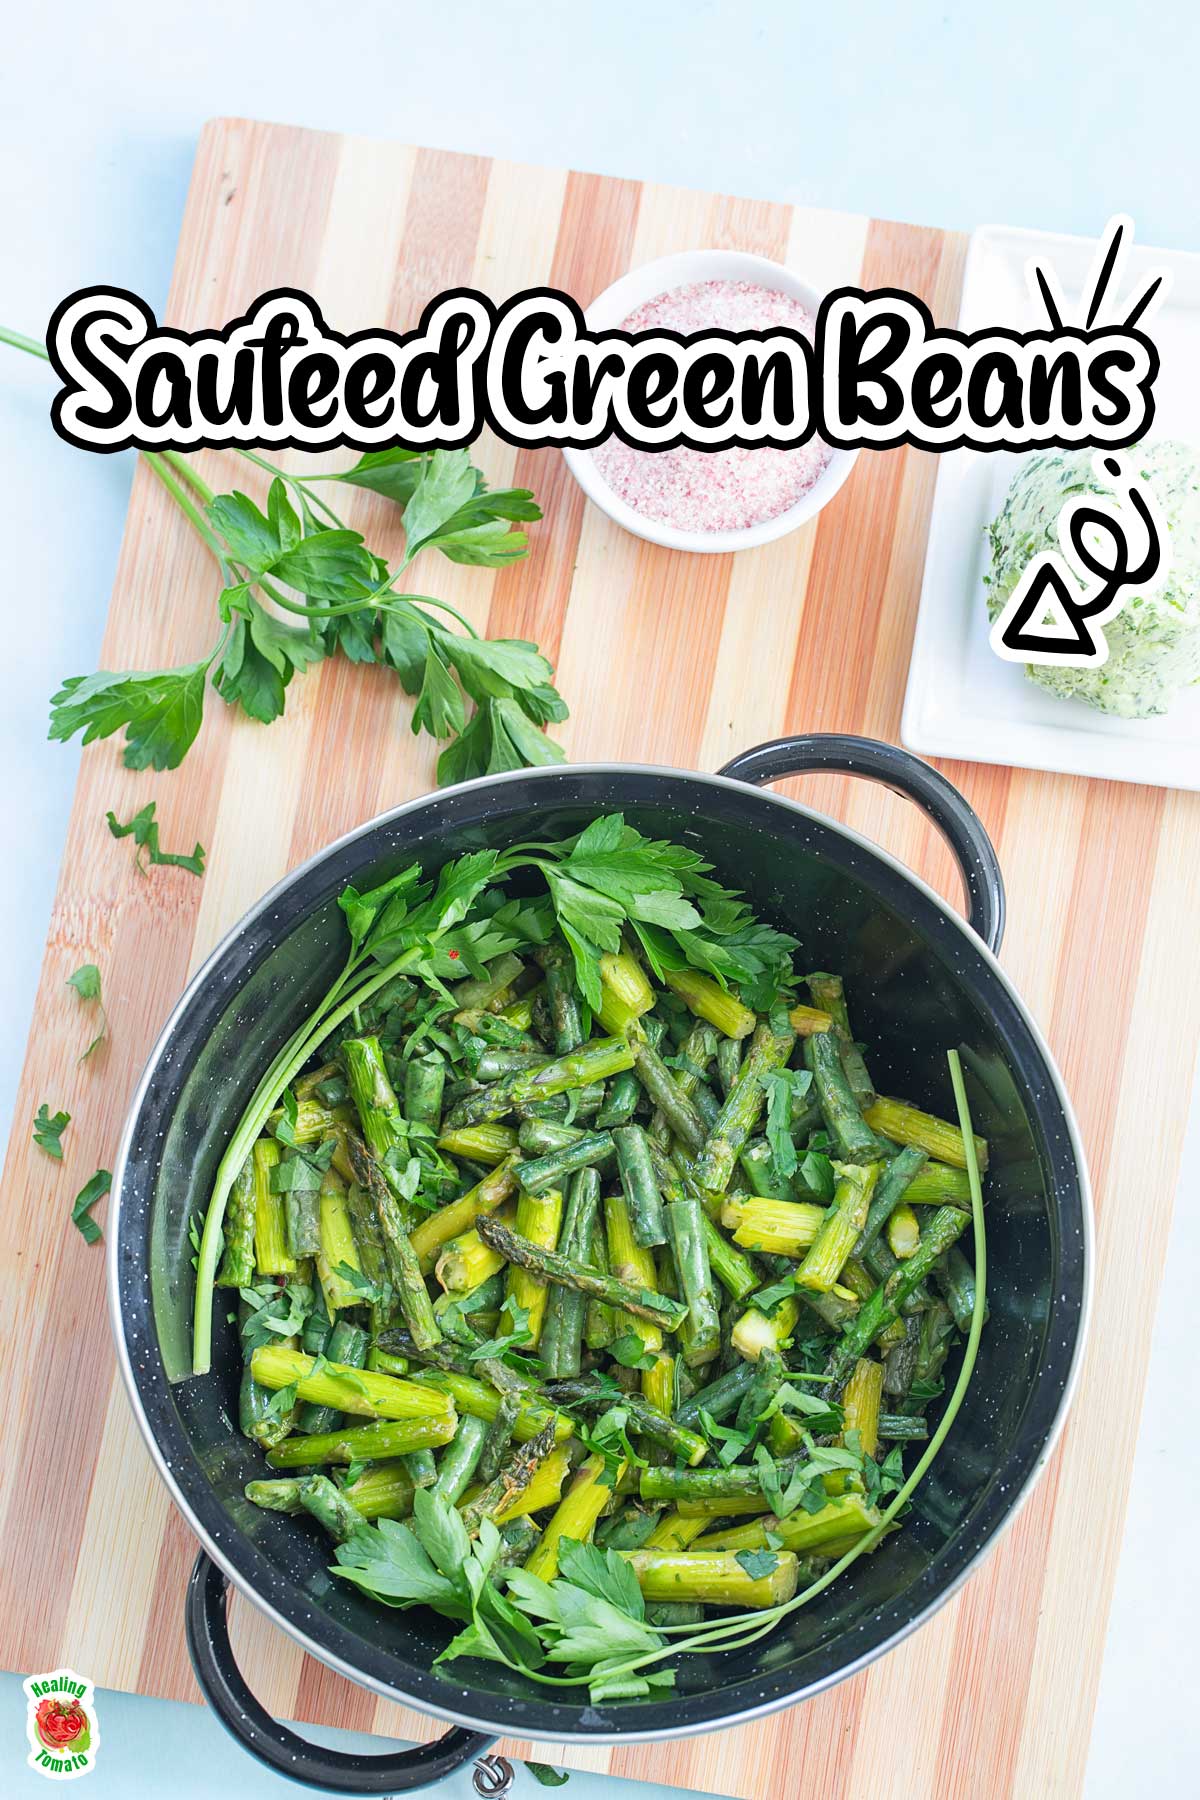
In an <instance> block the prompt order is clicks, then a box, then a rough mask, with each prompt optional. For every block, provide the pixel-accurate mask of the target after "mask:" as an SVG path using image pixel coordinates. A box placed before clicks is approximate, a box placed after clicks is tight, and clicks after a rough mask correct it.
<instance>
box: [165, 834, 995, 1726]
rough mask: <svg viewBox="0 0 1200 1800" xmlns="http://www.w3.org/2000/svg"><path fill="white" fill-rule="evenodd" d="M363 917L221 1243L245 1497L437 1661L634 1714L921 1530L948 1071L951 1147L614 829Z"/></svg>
mask: <svg viewBox="0 0 1200 1800" xmlns="http://www.w3.org/2000/svg"><path fill="white" fill-rule="evenodd" d="M517 870H521V871H522V872H523V873H522V883H521V885H519V886H514V887H513V888H509V887H508V886H507V877H508V875H509V874H510V873H512V872H515V871H517ZM531 874H532V876H533V877H535V878H537V877H540V879H541V883H542V887H541V888H540V889H537V890H536V891H534V892H533V893H532V895H531V892H530V876H531ZM341 904H342V908H343V911H344V912H345V915H346V920H347V925H348V927H349V931H350V936H351V948H350V954H349V958H348V961H347V964H346V968H345V969H344V971H343V973H342V975H341V977H339V980H338V982H337V983H336V984H335V986H334V988H333V989H332V990H331V993H330V995H329V997H328V998H327V1000H326V1001H325V1002H324V1003H323V1004H322V1006H321V1007H320V1008H318V1010H317V1013H316V1014H314V1015H313V1018H312V1019H310V1020H309V1021H307V1022H306V1023H305V1024H304V1025H302V1026H301V1027H299V1028H298V1030H297V1031H296V1033H295V1034H294V1035H293V1037H292V1039H291V1040H289V1043H288V1044H287V1045H285V1046H284V1048H283V1050H281V1051H280V1053H279V1054H278V1055H277V1057H276V1058H275V1061H274V1062H273V1063H272V1064H271V1066H270V1067H269V1068H268V1069H267V1071H266V1072H265V1074H264V1076H263V1079H262V1081H261V1083H260V1085H259V1088H258V1089H257V1091H256V1093H255V1095H254V1096H253V1097H252V1099H251V1102H250V1105H249V1106H248V1109H247V1112H246V1115H245V1117H244V1119H243V1121H242V1123H241V1124H240V1125H239V1126H238V1128H237V1130H236V1131H235V1133H234V1135H233V1139H232V1140H231V1143H230V1147H229V1152H228V1154H227V1156H226V1158H225V1160H224V1161H223V1163H222V1165H221V1170H220V1172H219V1177H218V1181H217V1185H216V1190H215V1193H214V1196H213V1203H212V1206H211V1208H210V1211H209V1215H208V1218H207V1220H206V1224H205V1229H204V1234H203V1236H202V1238H201V1250H200V1256H199V1259H198V1261H199V1269H198V1283H199V1285H198V1290H197V1304H196V1325H197V1332H196V1346H195V1350H196V1367H197V1370H198V1371H199V1372H203V1371H204V1369H206V1368H207V1362H208V1356H209V1346H210V1342H211V1335H212V1324H213V1313H212V1290H213V1284H214V1280H215V1281H217V1282H219V1283H220V1284H221V1285H222V1286H226V1287H229V1286H233V1287H237V1288H238V1289H239V1291H240V1313H239V1321H238V1330H239V1334H240V1350H241V1354H242V1356H243V1357H244V1361H245V1374H244V1379H243V1394H242V1424H243V1429H244V1430H245V1431H246V1433H247V1435H248V1436H250V1437H251V1438H252V1439H253V1440H255V1441H256V1442H257V1443H258V1444H259V1445H260V1446H261V1447H262V1450H263V1452H264V1460H265V1467H264V1472H263V1475H262V1477H261V1478H260V1479H256V1480H254V1481H251V1482H250V1483H249V1484H248V1485H247V1488H246V1498H247V1500H248V1501H249V1502H250V1503H251V1504H253V1505H256V1506H260V1507H263V1508H265V1509H267V1510H271V1511H276V1512H280V1513H283V1514H285V1515H287V1516H288V1517H289V1518H292V1519H294V1520H295V1521H296V1524H295V1527H294V1529H297V1530H308V1531H313V1530H320V1531H323V1532H324V1533H325V1534H326V1535H327V1536H328V1538H329V1539H330V1541H331V1543H332V1545H333V1546H334V1555H335V1557H336V1562H335V1565H334V1571H333V1572H334V1574H335V1575H336V1576H337V1577H338V1578H339V1579H344V1580H348V1581H351V1582H353V1583H355V1584H356V1585H357V1586H358V1587H359V1588H360V1589H362V1590H363V1591H364V1592H365V1593H367V1594H370V1595H373V1596H374V1597H375V1598H376V1599H378V1600H379V1601H381V1602H382V1603H384V1604H386V1605H392V1606H407V1605H411V1604H418V1603H421V1602H424V1603H426V1604H429V1605H432V1606H433V1607H434V1608H435V1609H436V1610H438V1611H441V1612H443V1613H445V1614H446V1615H447V1616H448V1617H449V1618H451V1619H453V1620H455V1621H458V1622H459V1624H460V1626H461V1627H463V1629H462V1631H461V1632H460V1636H459V1638H457V1639H456V1640H455V1643H454V1644H453V1645H451V1646H450V1648H449V1650H448V1651H447V1652H446V1654H447V1655H448V1656H449V1655H459V1656H468V1655H474V1656H478V1655H494V1656H496V1657H498V1658H499V1660H501V1661H507V1662H509V1663H510V1665H511V1666H513V1667H516V1668H519V1669H521V1670H522V1671H523V1672H524V1673H526V1674H528V1675H530V1677H531V1678H532V1679H534V1680H537V1679H542V1678H543V1676H542V1674H541V1673H540V1672H541V1671H542V1670H543V1668H547V1667H548V1668H551V1669H557V1675H556V1679H560V1680H565V1681H566V1682H567V1683H568V1684H569V1683H570V1682H572V1681H576V1680H578V1681H579V1682H582V1683H587V1684H588V1685H590V1687H591V1690H592V1693H593V1695H594V1696H596V1697H597V1698H598V1699H604V1698H617V1699H633V1698H636V1697H638V1696H639V1695H644V1694H648V1693H650V1692H651V1691H652V1689H653V1688H654V1687H655V1686H657V1685H661V1684H663V1683H665V1682H668V1681H669V1680H670V1672H669V1670H667V1669H666V1668H665V1667H664V1661H663V1659H664V1658H666V1657H667V1655H668V1654H669V1653H670V1652H671V1649H672V1646H674V1647H676V1648H678V1649H680V1650H683V1651H686V1650H690V1649H693V1648H695V1649H703V1648H705V1647H706V1646H708V1647H711V1648H719V1647H724V1646H726V1645H735V1644H736V1643H737V1642H738V1641H739V1637H738V1634H739V1631H740V1630H741V1626H740V1625H739V1621H738V1618H737V1617H736V1616H731V1613H730V1609H731V1608H745V1609H749V1610H748V1612H747V1615H746V1619H747V1623H746V1627H745V1628H746V1629H747V1630H749V1629H750V1628H751V1622H752V1621H754V1620H755V1619H761V1620H763V1621H765V1622H766V1623H768V1624H769V1623H770V1622H771V1621H772V1620H773V1619H775V1618H777V1617H783V1616H785V1615H786V1613H787V1612H788V1611H790V1610H791V1609H792V1608H793V1607H794V1606H796V1605H800V1604H807V1603H809V1601H811V1600H812V1599H814V1598H816V1596H817V1595H818V1594H819V1593H820V1592H821V1591H822V1590H823V1588H824V1586H826V1585H827V1584H828V1582H829V1581H830V1580H832V1579H833V1578H834V1577H835V1575H836V1574H837V1573H838V1571H839V1570H840V1568H841V1567H842V1566H843V1564H848V1562H849V1561H851V1560H853V1557H854V1556H856V1555H858V1554H862V1553H864V1552H868V1551H871V1550H873V1549H875V1548H876V1546H877V1545H878V1544H879V1543H880V1542H881V1541H882V1539H883V1537H884V1536H885V1535H886V1533H887V1531H888V1530H890V1529H898V1526H897V1525H896V1522H895V1515H896V1514H897V1512H899V1511H900V1509H901V1507H902V1504H903V1502H904V1501H905V1500H906V1499H907V1495H908V1493H909V1492H910V1491H911V1488H912V1486H913V1484H914V1482H915V1481H916V1480H917V1479H918V1478H919V1475H920V1474H921V1473H922V1472H923V1470H924V1468H925V1467H927V1465H928V1461H929V1460H930V1459H931V1457H932V1455H934V1454H936V1451H937V1449H938V1447H939V1446H940V1443H941V1441H942V1438H943V1436H944V1435H945V1430H946V1429H948V1428H949V1423H950V1421H952V1418H953V1414H954V1411H955V1410H956V1409H957V1405H958V1404H959V1402H960V1401H961V1397H962V1393H963V1391H964V1385H965V1380H966V1379H967V1378H968V1377H969V1373H970V1367H971V1365H972V1363H973V1360H974V1354H975V1348H976V1346H977V1343H978V1337H979V1332H980V1330H981V1329H982V1324H983V1319H984V1307H985V1302H984V1291H983V1270H982V1268H981V1267H980V1266H979V1258H980V1252H981V1249H982V1241H981V1239H982V1213H981V1210H980V1196H979V1189H978V1171H979V1169H980V1168H982V1167H985V1166H986V1161H987V1146H986V1144H985V1143H984V1142H983V1140H982V1139H980V1138H977V1137H974V1136H973V1135H970V1133H969V1121H967V1120H966V1112H965V1095H963V1094H962V1093H961V1089H960V1085H955V1084H959V1083H960V1077H959V1076H958V1074H957V1066H956V1064H954V1063H953V1062H952V1076H953V1083H952V1085H954V1093H955V1108H956V1110H957V1111H958V1114H959V1121H960V1122H959V1123H958V1124H952V1123H950V1121H949V1120H948V1119H947V1118H945V1117H944V1116H942V1114H944V1113H945V1112H948V1111H951V1110H952V1109H951V1107H950V1106H949V1104H948V1095H949V1088H947V1090H946V1091H944V1092H937V1093H927V1092H925V1091H924V1089H922V1091H921V1092H920V1093H919V1094H917V1095H916V1096H915V1097H914V1098H913V1099H912V1100H908V1099H899V1100H898V1099H891V1098H880V1097H877V1094H876V1089H875V1086H874V1084H873V1083H872V1080H871V1075H870V1072H869V1060H870V1049H869V1045H866V1046H864V1045H863V1044H860V1043H858V1042H857V1041H856V1040H855V1038H854V1037H852V1035H851V1031H850V1022H849V1020H850V1014H849V1011H848V1005H849V1004H850V1003H852V1004H853V1005H854V1008H855V1014H854V1016H855V1019H856V1023H857V1024H858V1025H859V1028H860V1029H861V1028H862V1027H863V1025H864V1023H865V1022H866V1021H867V1020H868V1019H869V1017H870V994H869V991H867V990H865V989H864V990H863V991H858V990H857V988H856V991H855V992H854V993H853V994H852V995H851V996H850V999H849V1001H848V999H847V994H846V990H845V986H844V983H843V981H842V979H841V978H840V977H839V976H837V975H835V974H821V975H812V976H808V977H802V976H801V974H800V973H799V972H798V969H797V965H796V960H795V952H796V950H797V945H796V944H795V942H794V941H793V940H792V939H791V938H789V937H788V936H786V935H785V934H784V933H782V932H779V931H777V930H775V929H774V928H773V927H771V926H769V925H767V924H764V923H762V922H761V921H758V920H756V919H754V918H753V916H752V915H751V914H750V913H749V911H748V909H747V908H746V907H745V906H744V904H743V903H742V902H741V901H740V900H739V899H738V898H737V897H736V896H735V895H732V894H730V893H728V892H727V891H726V890H723V889H721V888H719V887H718V886H717V884H716V883H715V882H714V881H713V880H712V878H711V876H710V875H709V873H708V871H707V867H706V865H705V864H704V863H703V862H702V860H701V859H700V858H699V857H698V856H697V855H696V854H695V853H694V852H693V851H691V850H687V849H683V848H682V847H680V846H676V845H671V844H659V843H654V842H651V841H650V840H647V839H645V838H643V837H641V836H640V835H639V834H638V833H636V832H634V831H633V830H632V829H631V828H630V827H628V826H626V825H625V824H624V822H623V821H622V820H621V819H620V818H618V817H614V818H610V819H600V820H597V821H595V823H594V824H593V825H590V826H589V827H588V828H587V829H586V830H585V831H584V832H582V833H581V834H580V835H579V836H578V837H577V838H575V839H572V840H567V841H566V842H564V843H562V844H529V845H524V846H521V847H520V848H519V849H517V850H514V851H511V852H508V853H505V854H504V855H498V854H497V853H495V852H492V851H479V852H474V853H472V854H471V855H469V856H467V857H464V858H462V859H460V861H459V862H457V863H454V864H451V865H450V866H449V867H448V868H446V869H444V870H443V871H442V873H441V875H440V876H439V878H438V879H437V881H436V883H432V882H429V881H426V880H424V879H423V878H422V876H421V872H420V870H418V869H416V868H411V869H406V870H403V871H401V872H400V873H399V874H398V875H397V876H395V877H394V878H393V879H392V880H391V881H390V882H386V883H384V884H383V885H382V886H381V887H380V888H378V889H376V890H373V891H372V892H371V893H368V894H359V893H357V892H356V891H355V890H353V889H350V890H347V892H346V894H345V895H343V897H342V902H341ZM803 981H806V982H807V994H808V997H809V999H810V1000H811V1002H812V1004H811V1005H810V1004H808V1003H807V1002H806V1001H802V1000H800V999H799V998H798V990H801V984H802V982H803ZM888 1085H889V1086H892V1085H895V1077H894V1072H893V1071H889V1083H888ZM928 1106H933V1107H934V1108H935V1109H937V1108H939V1107H940V1108H941V1113H939V1111H937V1110H934V1111H929V1110H927V1107H928ZM972 1231H973V1234H974V1251H973V1253H972V1252H971V1251H970V1250H967V1251H965V1252H964V1248H963V1245H964V1242H966V1243H970V1238H969V1237H968V1236H967V1234H968V1233H969V1232H972ZM964 1338H965V1339H966V1340H967V1343H966V1355H965V1359H964V1361H963V1372H962V1374H960V1376H959V1380H958V1385H957V1387H956V1389H955V1392H954V1394H953V1395H952V1396H951V1399H950V1402H949V1404H948V1405H947V1404H945V1403H944V1401H943V1398H942V1397H943V1394H944V1390H945V1383H946V1374H945V1370H946V1369H947V1368H948V1367H953V1366H955V1362H954V1358H955V1349H956V1346H957V1344H958V1343H959V1342H960V1341H961V1340H962V1339H964ZM926 1443H928V1448H927V1449H923V1448H922V1446H924V1445H925V1444H926ZM909 1445H911V1446H914V1448H913V1449H912V1450H911V1451H909V1455H910V1456H911V1457H912V1458H913V1459H915V1461H914V1467H913V1469H912V1471H911V1472H910V1473H908V1474H906V1472H905V1468H904V1462H903V1458H904V1456H905V1452H906V1447H907V1446H909ZM271 1470H275V1471H279V1473H278V1474H274V1475H272V1474H270V1473H269V1471H271ZM568 1618H570V1619H574V1620H575V1621H576V1626H573V1627H571V1629H575V1628H576V1627H578V1629H581V1630H585V1631H587V1632H590V1634H591V1635H590V1637H589V1638H588V1640H587V1641H588V1643H589V1644H590V1645H591V1646H592V1648H591V1650H590V1651H589V1652H586V1653H585V1652H584V1651H583V1650H582V1649H580V1650H578V1652H575V1651H572V1652H570V1653H567V1652H563V1653H562V1654H559V1653H558V1650H557V1646H558V1645H559V1644H560V1643H561V1642H563V1640H564V1637H565V1635H566V1633H567V1631H568V1627H567V1624H566V1621H567V1620H568ZM606 1650H607V1651H610V1653H607V1654H606V1653H604V1652H605V1651H606ZM564 1664H566V1670H565V1673H564V1671H563V1665H564Z"/></svg>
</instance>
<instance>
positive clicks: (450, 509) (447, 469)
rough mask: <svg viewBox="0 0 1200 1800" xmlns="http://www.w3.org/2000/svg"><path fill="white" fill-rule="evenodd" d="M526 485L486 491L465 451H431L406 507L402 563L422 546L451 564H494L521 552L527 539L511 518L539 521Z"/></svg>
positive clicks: (408, 561) (505, 560) (412, 556)
mask: <svg viewBox="0 0 1200 1800" xmlns="http://www.w3.org/2000/svg"><path fill="white" fill-rule="evenodd" d="M541 516H542V514H541V508H540V507H539V506H538V505H537V504H536V503H535V501H534V498H533V495H532V494H531V493H529V492H528V491H527V490H526V489H524V488H506V489H502V490H498V491H497V492H495V493H490V492H489V491H488V489H487V487H486V484H485V483H484V480H483V477H482V475H481V474H480V472H479V470H478V469H475V468H473V467H472V465H471V460H470V457H469V456H468V455H467V452H466V451H465V450H434V451H432V452H430V453H429V454H428V455H427V456H426V457H425V458H424V460H423V462H422V465H421V468H420V472H419V474H418V476H417V479H416V482H415V483H414V485H413V488H412V492H411V494H410V496H409V498H408V501H407V503H406V504H405V508H404V534H405V548H404V564H405V566H407V564H408V563H410V562H412V561H413V559H414V558H415V557H416V556H418V555H419V554H420V552H421V551H422V550H425V549H430V548H434V549H438V550H440V551H441V552H442V554H443V555H444V556H447V557H449V559H450V560H451V562H462V563H482V564H484V565H488V566H492V567H495V566H497V565H499V564H502V563H506V562H514V561H515V560H516V559H517V558H518V557H521V556H524V555H525V552H526V550H527V548H528V542H527V539H526V537H525V534H524V532H522V531H510V530H509V522H510V521H515V520H521V521H525V520H531V519H540V518H541Z"/></svg>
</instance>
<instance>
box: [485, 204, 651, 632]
mask: <svg viewBox="0 0 1200 1800" xmlns="http://www.w3.org/2000/svg"><path fill="white" fill-rule="evenodd" d="M639 192H640V190H639V188H638V185H637V183H636V182H632V181H606V180H604V179H602V178H601V177H600V176H599V175H578V174H574V173H572V174H570V175H568V177H567V183H566V189H565V191H564V194H563V203H562V219H561V221H560V224H559V228H558V241H557V243H556V245H555V249H554V260H553V263H552V264H551V268H550V286H551V287H556V288H561V289H563V291H564V292H565V293H568V294H572V295H574V297H575V298H576V299H577V300H579V301H580V302H581V304H582V305H584V306H586V305H587V304H588V303H589V302H590V301H591V300H593V299H594V298H595V296H596V295H597V294H598V293H600V292H601V290H602V289H604V288H606V287H607V286H608V285H609V283H610V282H613V281H615V280H616V278H617V276H618V275H621V274H623V273H624V272H625V270H626V268H627V267H628V266H629V259H630V249H631V246H632V243H633V233H634V228H635V225H636V221H637V216H638V199H639ZM513 485H514V486H515V487H523V488H530V489H532V491H533V493H535V494H536V495H537V499H538V504H539V506H540V507H541V509H542V513H543V521H544V522H543V523H542V525H540V526H538V527H537V528H536V531H537V536H536V538H535V540H534V548H533V554H532V556H531V557H530V561H529V565H528V567H521V566H514V567H512V568H509V569H505V570H502V571H501V573H500V575H499V576H498V578H497V580H496V585H495V590H494V593H493V597H492V608H491V612H490V614H489V616H488V631H489V633H490V635H491V636H493V637H518V638H528V639H530V640H531V641H532V642H533V643H536V644H540V645H541V648H542V650H543V651H544V653H545V654H546V655H547V656H548V657H549V658H550V661H551V662H552V663H557V662H558V658H559V649H560V646H561V643H562V635H563V621H564V619H565V618H566V612H567V604H568V601H569V599H570V595H571V581H572V576H573V574H574V570H575V559H576V553H577V550H578V546H579V532H580V526H581V523H582V520H583V510H584V500H583V495H582V493H581V492H580V490H579V488H578V487H577V486H576V485H575V481H574V479H573V478H572V476H571V475H570V473H569V471H568V469H567V465H566V463H565V462H564V461H563V459H562V456H561V455H560V453H559V452H558V451H557V450H521V451H519V452H518V454H517V457H516V461H515V463H514V465H513Z"/></svg>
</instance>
